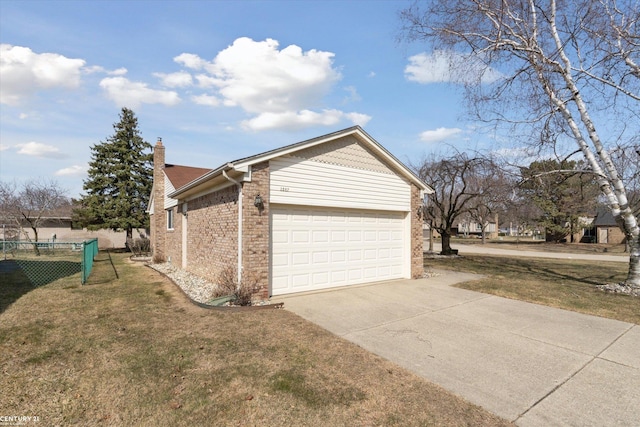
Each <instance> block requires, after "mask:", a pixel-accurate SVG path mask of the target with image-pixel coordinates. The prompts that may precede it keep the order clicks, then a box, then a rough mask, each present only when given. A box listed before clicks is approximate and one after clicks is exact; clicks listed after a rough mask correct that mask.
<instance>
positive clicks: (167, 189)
mask: <svg viewBox="0 0 640 427" xmlns="http://www.w3.org/2000/svg"><path fill="white" fill-rule="evenodd" d="M174 191H176V189H175V188H174V187H173V184H172V183H171V181H170V180H169V178H167V175H165V176H164V208H165V209H169V208H172V207H174V206H176V205H177V204H178V200H177V199H172V198H171V197H169V194H171V193H173V192H174Z"/></svg>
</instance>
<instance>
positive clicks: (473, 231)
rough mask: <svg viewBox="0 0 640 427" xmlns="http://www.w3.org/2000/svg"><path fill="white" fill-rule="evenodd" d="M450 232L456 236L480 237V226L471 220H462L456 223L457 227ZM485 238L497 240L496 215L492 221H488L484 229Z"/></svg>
mask: <svg viewBox="0 0 640 427" xmlns="http://www.w3.org/2000/svg"><path fill="white" fill-rule="evenodd" d="M452 231H453V232H454V233H455V234H456V235H457V236H464V237H467V236H475V237H482V224H480V223H479V222H477V221H474V220H472V219H463V220H462V222H459V223H458V226H457V227H454V228H453V229H452ZM484 232H485V236H486V237H487V238H488V239H497V238H498V214H495V215H494V217H493V220H490V221H488V223H487V225H486V226H485V229H484Z"/></svg>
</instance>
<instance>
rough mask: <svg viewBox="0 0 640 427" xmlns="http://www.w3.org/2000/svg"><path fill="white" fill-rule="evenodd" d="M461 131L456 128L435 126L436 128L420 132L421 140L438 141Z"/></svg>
mask: <svg viewBox="0 0 640 427" xmlns="http://www.w3.org/2000/svg"><path fill="white" fill-rule="evenodd" d="M461 132H462V129H458V128H437V129H436V130H426V131H424V132H422V133H421V134H420V139H421V140H422V141H423V142H438V141H444V140H446V139H449V138H452V137H454V136H456V135H458V134H460V133H461Z"/></svg>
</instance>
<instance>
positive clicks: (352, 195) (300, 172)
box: [269, 157, 411, 211]
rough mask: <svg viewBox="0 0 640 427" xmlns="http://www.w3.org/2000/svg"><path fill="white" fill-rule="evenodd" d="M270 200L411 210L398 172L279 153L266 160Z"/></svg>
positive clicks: (405, 185) (406, 185) (406, 186)
mask: <svg viewBox="0 0 640 427" xmlns="http://www.w3.org/2000/svg"><path fill="white" fill-rule="evenodd" d="M269 168H270V171H271V175H270V202H271V203H283V204H290V205H304V206H328V207H340V208H352V209H375V210H385V211H410V210H411V187H410V185H409V183H407V182H406V181H405V180H403V179H402V178H400V177H399V176H398V175H395V174H390V173H382V172H376V171H371V170H364V169H355V168H352V167H347V166H342V165H336V164H329V163H324V162H318V161H313V160H306V159H301V158H298V157H279V158H275V159H272V160H271V161H270V164H269Z"/></svg>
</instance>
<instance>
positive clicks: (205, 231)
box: [149, 126, 432, 299]
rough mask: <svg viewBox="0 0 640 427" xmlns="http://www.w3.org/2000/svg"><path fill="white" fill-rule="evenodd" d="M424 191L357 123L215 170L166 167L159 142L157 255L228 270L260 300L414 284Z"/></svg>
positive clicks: (208, 271) (213, 273)
mask: <svg viewBox="0 0 640 427" xmlns="http://www.w3.org/2000/svg"><path fill="white" fill-rule="evenodd" d="M178 176H180V178H181V179H178ZM430 192H432V190H431V188H430V187H429V186H428V185H427V184H425V183H424V182H422V181H421V180H420V179H419V178H418V177H417V176H416V175H415V174H414V173H413V172H412V171H411V170H410V169H409V168H407V167H406V166H405V165H404V164H402V163H401V162H400V161H399V160H398V159H396V158H395V157H394V156H393V155H392V154H391V153H389V152H388V151H387V150H386V149H384V148H383V147H382V146H381V145H380V144H378V143H377V142H376V141H375V140H374V139H373V138H372V137H371V136H369V135H368V134H367V133H366V132H365V131H364V130H362V129H361V128H360V127H359V126H355V127H352V128H348V129H345V130H342V131H339V132H335V133H332V134H328V135H324V136H321V137H318V138H314V139H310V140H307V141H303V142H299V143H297V144H293V145H288V146H285V147H282V148H278V149H276V150H272V151H268V152H265V153H261V154H257V155H255V156H251V157H246V158H243V159H239V160H235V161H232V162H230V163H225V164H223V165H222V166H220V167H218V168H216V169H213V170H207V169H198V168H189V167H185V166H172V165H166V164H165V147H164V146H163V145H162V142H161V141H160V140H159V141H158V143H157V145H156V146H155V149H154V183H153V190H152V195H151V202H150V207H149V213H150V215H151V240H152V249H153V251H154V259H155V260H156V261H160V260H167V261H170V262H171V263H173V264H174V265H176V266H178V267H182V268H184V269H186V270H188V271H190V272H192V273H194V274H197V275H199V276H202V277H205V278H207V279H209V280H211V281H214V282H215V281H216V280H217V279H218V275H219V274H220V273H221V272H222V271H223V270H224V269H225V268H228V267H230V266H231V267H233V268H234V269H235V272H236V274H237V277H238V278H242V279H244V280H249V281H251V282H257V283H258V284H259V285H260V289H259V291H258V294H256V297H257V298H261V299H266V298H268V297H270V296H272V295H282V294H288V293H293V292H302V291H311V290H317V289H325V288H330V287H337V286H345V285H355V284H360V283H367V282H375V281H381V280H389V279H399V278H416V277H421V276H422V275H423V273H424V271H423V253H422V221H421V219H420V218H419V216H418V214H417V212H418V207H420V206H421V203H422V198H423V194H424V193H430Z"/></svg>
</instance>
